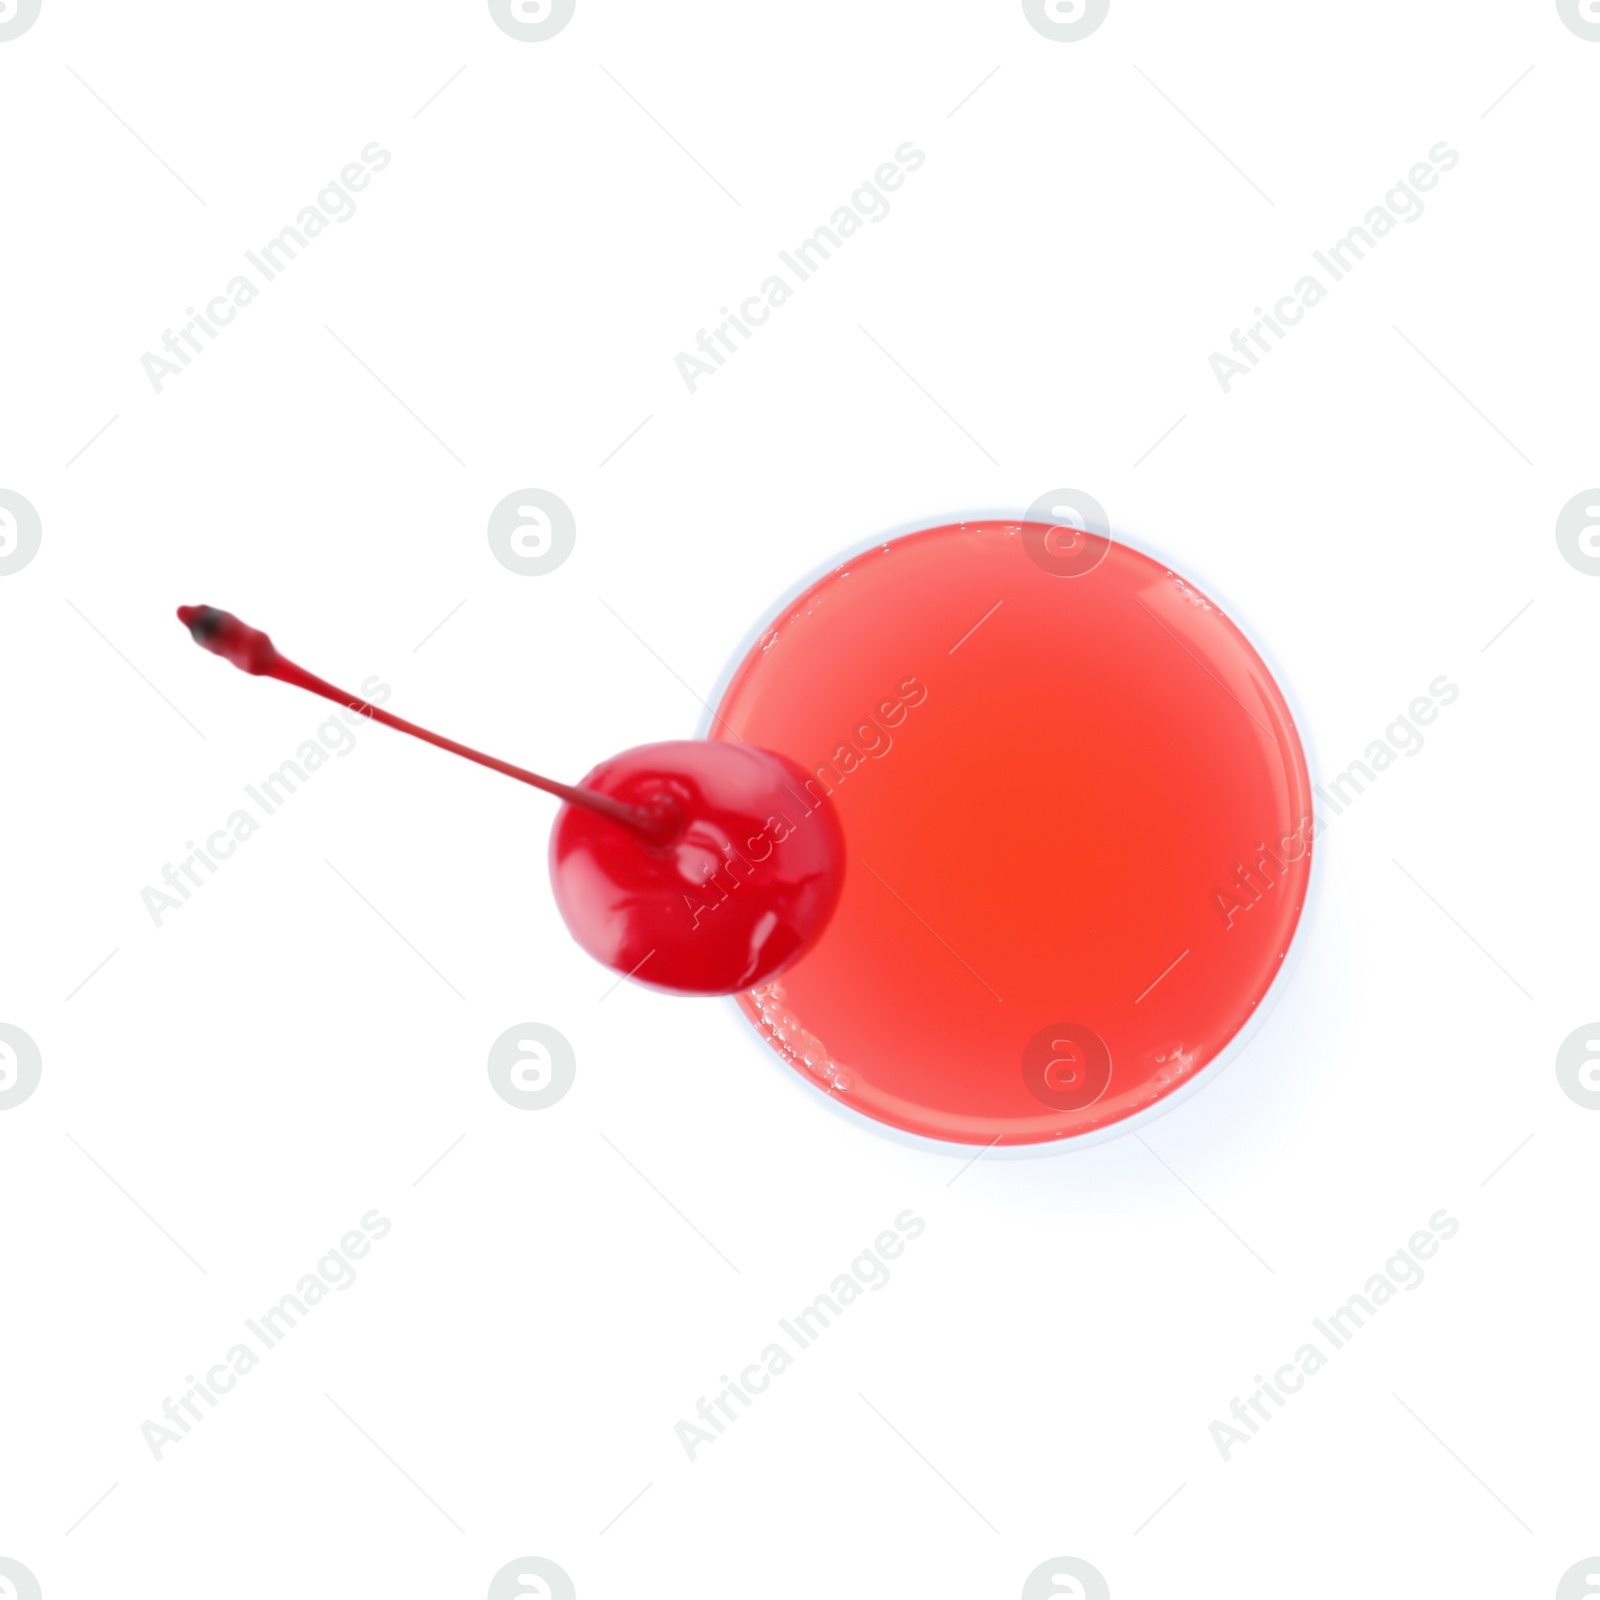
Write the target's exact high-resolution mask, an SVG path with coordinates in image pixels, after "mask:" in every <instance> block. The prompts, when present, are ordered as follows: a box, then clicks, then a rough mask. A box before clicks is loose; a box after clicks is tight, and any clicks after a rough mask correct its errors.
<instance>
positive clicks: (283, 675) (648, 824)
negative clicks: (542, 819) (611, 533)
mask: <svg viewBox="0 0 1600 1600" xmlns="http://www.w3.org/2000/svg"><path fill="white" fill-rule="evenodd" d="M178 620H179V621H180V622H182V623H183V624H184V625H185V626H186V627H187V628H188V629H189V632H190V634H191V635H192V636H193V638H194V641H195V643H196V644H198V645H202V646H203V647H204V648H205V649H207V650H210V651H212V652H214V653H215V654H216V655H219V656H222V657H224V658H225V659H226V660H228V661H231V662H232V663H233V664H234V666H236V667H238V668H239V669H240V670H241V671H243V672H249V673H253V674H254V675H256V676H257V677H264V678H276V679H277V680H278V681H279V682H280V683H289V684H293V685H294V686H295V688H297V689H305V690H307V691H309V692H310V693H311V694H319V695H321V696H322V697H323V698H324V699H325V700H332V701H334V702H335V703H336V704H338V705H341V706H343V707H345V709H346V710H348V711H354V712H357V713H358V714H359V715H361V716H363V717H369V718H371V720H372V721H374V722H381V723H382V724H383V725H384V726H385V727H386V728H394V729H396V730H397V731H398V732H400V733H409V734H410V735H411V737H412V738H413V739H421V740H423V741H424V742H425V743H427V744H431V745H437V746H438V747H439V749H441V750H448V751H450V753H451V754H452V755H458V756H463V757H465V758H466V759H467V760H468V761H476V762H477V763H478V765H479V766H481V767H489V768H490V769H492V770H493V771H495V772H503V773H504V774H505V775H506V777H508V778H515V779H517V781H518V782H519V783H526V784H530V785H531V786H532V787H533V788H535V789H543V790H544V792H545V793H546V794H553V795H555V796H556V797H557V798H558V799H561V800H565V801H567V802H568V803H569V804H571V805H575V806H584V807H586V808H587V809H588V810H590V811H593V812H596V813H597V814H598V815H600V816H602V817H609V818H610V819H611V821H613V822H616V823H620V824H621V825H622V826H623V827H625V828H631V829H632V830H633V831H634V832H635V833H638V834H640V835H642V836H643V837H644V838H646V839H647V840H649V841H651V842H657V841H659V839H660V838H661V836H662V833H663V824H664V821H665V819H664V818H663V817H660V816H657V815H655V814H653V813H651V812H649V811H646V810H645V809H644V808H643V807H642V806H631V805H628V804H626V803H625V802H624V801H621V800H613V799H612V798H611V796H610V795H606V794H601V793H600V792H599V791H598V790H596V789H585V788H583V787H581V786H580V785H576V784H570V783H557V782H556V780H555V779H554V778H546V777H544V776H542V775H541V774H539V773H537V772H530V771H529V770H528V769H527V768H526V767H516V766H513V765H512V764H511V763H510V762H509V761H502V760H500V759H499V757H497V756H490V755H485V754H484V753H483V751H481V750H474V749H472V748H471V746H469V745H464V744H458V743H457V742H456V741H455V740H454V739H447V738H445V737H444V735H443V734H439V733H434V732H432V731H431V730H429V729H427V728H423V727H419V726H418V725H417V724H416V723H415V722H407V721H406V720H405V718H404V717H397V716H395V715H394V714H393V713H392V712H388V711H385V710H383V709H382V707H380V706H375V705H373V704H372V702H371V701H369V700H363V699H362V698H361V696H360V695H356V694H351V693H350V692H349V690H347V689H340V688H337V687H335V686H334V685H333V684H331V683H329V682H328V681H327V680H326V679H325V678H319V677H317V675H316V674H315V673H312V672H307V671H306V669H305V668H304V667H302V666H298V665H296V663H294V662H293V661H291V660H289V658H288V657H287V656H284V655H280V654H279V653H278V650H277V649H276V647H275V646H274V645H273V643H272V641H271V639H269V638H268V637H267V636H266V634H264V633H262V632H260V631H259V630H258V629H255V628H252V627H250V626H249V625H248V624H247V623H243V622H240V621H239V619H238V618H237V617H235V616H233V615H231V614H230V613H229V612H226V611H219V610H217V609H216V608H215V607H214V606H179V607H178Z"/></svg>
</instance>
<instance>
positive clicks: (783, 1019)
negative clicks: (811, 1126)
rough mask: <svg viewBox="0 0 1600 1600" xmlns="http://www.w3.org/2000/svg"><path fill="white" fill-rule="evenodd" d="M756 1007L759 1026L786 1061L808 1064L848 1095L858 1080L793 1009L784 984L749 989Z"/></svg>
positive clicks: (811, 1071)
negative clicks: (790, 1007) (832, 1054)
mask: <svg viewBox="0 0 1600 1600" xmlns="http://www.w3.org/2000/svg"><path fill="white" fill-rule="evenodd" d="M749 998H750V1000H751V1001H752V1002H753V1003H754V1005H755V1007H756V1028H757V1031H758V1032H760V1034H761V1035H762V1037H763V1038H765V1039H766V1041H767V1043H768V1044H770V1045H771V1046H772V1048H773V1049H774V1050H776V1051H777V1052H778V1054H779V1055H781V1056H782V1057H783V1058H784V1059H785V1060H786V1061H789V1062H792V1063H793V1064H794V1065H795V1066H799V1067H804V1068H805V1069H806V1071H807V1072H809V1073H810V1074H811V1075H812V1076H813V1077H815V1078H818V1079H820V1080H821V1081H822V1082H823V1083H825V1084H826V1085H827V1086H828V1087H829V1088H830V1089H835V1090H837V1091H838V1092H839V1093H840V1094H848V1093H849V1092H850V1090H851V1089H852V1088H853V1087H854V1084H855V1080H854V1079H853V1078H852V1077H851V1076H850V1073H849V1072H848V1071H847V1070H846V1069H845V1068H844V1067H842V1066H841V1065H840V1064H839V1063H838V1062H837V1061H835V1060H834V1059H833V1057H832V1056H830V1055H829V1054H828V1047H827V1046H826V1045H825V1044H823V1042H822V1041H821V1040H820V1039H819V1038H818V1037H817V1036H816V1034H814V1033H812V1032H811V1030H810V1029H809V1028H807V1027H806V1025H805V1024H804V1023H803V1022H802V1021H801V1020H800V1019H799V1017H797V1016H796V1015H795V1014H794V1013H793V1012H792V1011H790V1010H789V1009H788V1007H787V1005H786V1004H785V1002H786V1001H787V999H788V995H787V993H786V992H785V990H784V987H783V985H782V984H781V983H763V984H758V985H757V986H756V987H755V988H754V989H751V990H750V991H749Z"/></svg>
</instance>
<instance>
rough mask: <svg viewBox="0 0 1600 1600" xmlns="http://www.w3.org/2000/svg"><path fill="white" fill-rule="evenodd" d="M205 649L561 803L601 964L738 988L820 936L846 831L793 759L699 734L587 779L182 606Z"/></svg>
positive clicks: (578, 911)
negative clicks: (462, 730) (446, 729)
mask: <svg viewBox="0 0 1600 1600" xmlns="http://www.w3.org/2000/svg"><path fill="white" fill-rule="evenodd" d="M178 620H179V621H180V622H182V623H183V624H184V625H185V626H186V627H187V628H188V629H189V632H190V633H191V635H193V637H194V639H195V642H196V643H197V644H201V645H204V646H205V648H206V649H207V650H210V651H213V652H214V653H215V654H217V655H219V656H222V657H223V658H224V659H225V660H228V661H231V662H232V663H233V664H234V666H236V667H238V668H239V669H240V670H241V671H244V672H249V673H254V674H255V675H257V676H259V677H268V678H277V679H278V680H279V681H280V682H282V683H291V684H294V685H295V686H296V687H297V688H300V689H307V690H309V691H310V692H311V693H312V694H318V695H321V696H323V697H324V698H325V699H328V700H332V701H334V702H336V703H337V704H339V705H342V706H345V707H347V708H348V709H349V710H351V711H355V712H358V713H359V714H360V715H362V716H364V717H370V718H371V719H372V720H373V721H374V722H381V723H383V724H384V725H385V726H386V727H390V728H397V729H399V731H400V732H401V733H409V734H411V735H412V736H413V737H414V738H417V739H423V740H426V741H427V742H428V743H429V744H433V745H437V746H438V747H439V748H440V749H442V750H449V751H451V752H453V753H454V754H456V755H458V756H465V757H466V758H467V760H469V761H476V762H478V763H479V764H480V765H482V766H485V767H492V768H493V769H494V770H495V771H496V772H503V773H505V775H506V776H507V777H510V778H516V779H518V780H520V781H521V782H523V783H527V784H531V785H532V786H533V787H534V788H536V789H543V790H544V791H545V792H546V793H547V794H553V795H555V796H557V797H558V798H559V799H561V800H562V801H564V802H565V804H563V806H562V808H561V810H560V812H559V813H558V814H557V816H556V823H555V827H554V829H553V830H552V832H551V835H550V881H551V885H552V887H553V888H554V890H555V897H556V905H557V906H558V908H559V909H560V911H561V915H562V918H563V920H564V921H565V922H566V924H567V927H568V928H569V929H570V930H571V933H572V936H573V938H575V939H576V940H577V941H578V943H579V944H580V945H582V947H583V948H584V949H585V950H586V951H588V953H589V954H590V955H592V956H593V957H594V958H595V959H596V960H597V961H601V962H604V963H605V965H606V966H608V967H611V968H612V969H613V970H614V971H617V972H620V973H622V974H624V975H625V976H627V977H630V978H633V979H635V980H637V981H638V982H640V983H646V984H650V985H651V986H653V987H655V988H658V989H667V990H671V991H673V992H675V993H679V994H736V993H738V992H739V991H741V990H744V989H749V988H751V987H753V986H754V985H756V984H759V983H762V982H764V981H766V980H767V979H768V978H771V977H773V976H774V975H775V974H777V973H779V972H782V971H783V970H784V968H785V967H788V966H791V965H792V964H793V963H794V962H795V961H797V960H798V959H799V958H800V957H801V956H802V955H804V954H805V952H806V951H807V950H809V949H810V948H811V946H812V945H813V944H815V943H816V941H817V939H818V938H819V937H820V936H821V934H822V931H823V929H824V928H825V927H826V926H827V924H828V919H829V918H830V917H831V916H832V915H833V910H834V907H835V906H836V905H837V904H838V902H839V894H840V891H841V889H842V888H843V886H844V863H845V849H844V835H843V833H842V832H841V830H840V827H839V820H838V817H837V815H836V814H835V812H834V809H833V807H832V806H831V805H830V804H829V802H828V801H827V800H826V799H825V798H823V797H822V796H821V795H819V794H818V793H817V790H816V786H815V784H812V785H811V787H809V788H808V787H807V774H806V773H805V772H804V771H803V770H802V769H801V768H800V767H799V766H797V765H796V764H795V763H794V762H792V761H790V760H789V759H788V758H787V757H785V756H781V755H778V754H776V753H775V752H773V751H771V750H760V749H757V748H755V747H754V746H752V745H745V744H735V743H728V742H722V741H713V740H704V739H685V740H677V741H674V742H671V743H667V744H647V745H640V746H638V747H637V748H636V749H633V750H625V751H623V752H622V754H621V755H618V756H613V757H612V759H611V760H609V761H604V762H602V763H601V764H600V765H599V766H598V767H596V768H595V769H594V770H593V771H592V772H591V773H589V775H588V776H587V777H586V778H585V779H584V780H583V782H582V783H581V784H576V785H573V784H565V783H557V782H556V781H555V780H554V779H551V778H545V777H541V776H540V775H539V774H538V773H536V772H529V771H527V770H526V769H525V768H523V767H514V766H512V765H511V764H510V763H509V762H506V761H500V760H497V759H496V758H495V757H493V756H487V755H484V754H483V753H482V752H481V751H477V750H472V749H469V748H468V747H467V746H466V745H463V744H457V743H456V742H455V740H453V739H446V738H444V737H442V736H441V735H440V734H437V733H430V732H429V731H428V730H427V729H426V728H419V727H418V726H417V725H416V724H415V723H414V722H407V721H405V720H404V719H403V718H401V717H396V716H393V715H392V714H391V713H389V712H387V711H384V710H381V709H380V708H379V707H377V706H374V705H372V704H371V703H370V702H368V701H366V700H363V699H362V698H361V697H360V696H359V695H353V694H350V693H348V692H347V691H346V690H343V689H338V688H335V687H334V685H332V684H331V683H328V682H326V681H325V680H324V679H322V678H318V677H316V676H315V675H313V674H312V673H309V672H307V671H306V670H305V669H304V668H303V667H299V666H296V665H295V663H294V662H292V661H290V660H288V659H287V658H286V657H284V656H282V655H280V654H279V653H278V651H277V650H276V648H274V646H273V643H272V640H271V639H269V638H268V637H267V635H266V634H264V633H262V632H261V631H260V630H259V629H256V628H252V627H250V626H248V625H247V624H246V623H243V622H241V621H240V620H239V619H238V618H237V617H235V616H233V615H231V614H230V613H228V612H226V611H219V610H217V609H216V608H215V607H213V606H179V607H178Z"/></svg>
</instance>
